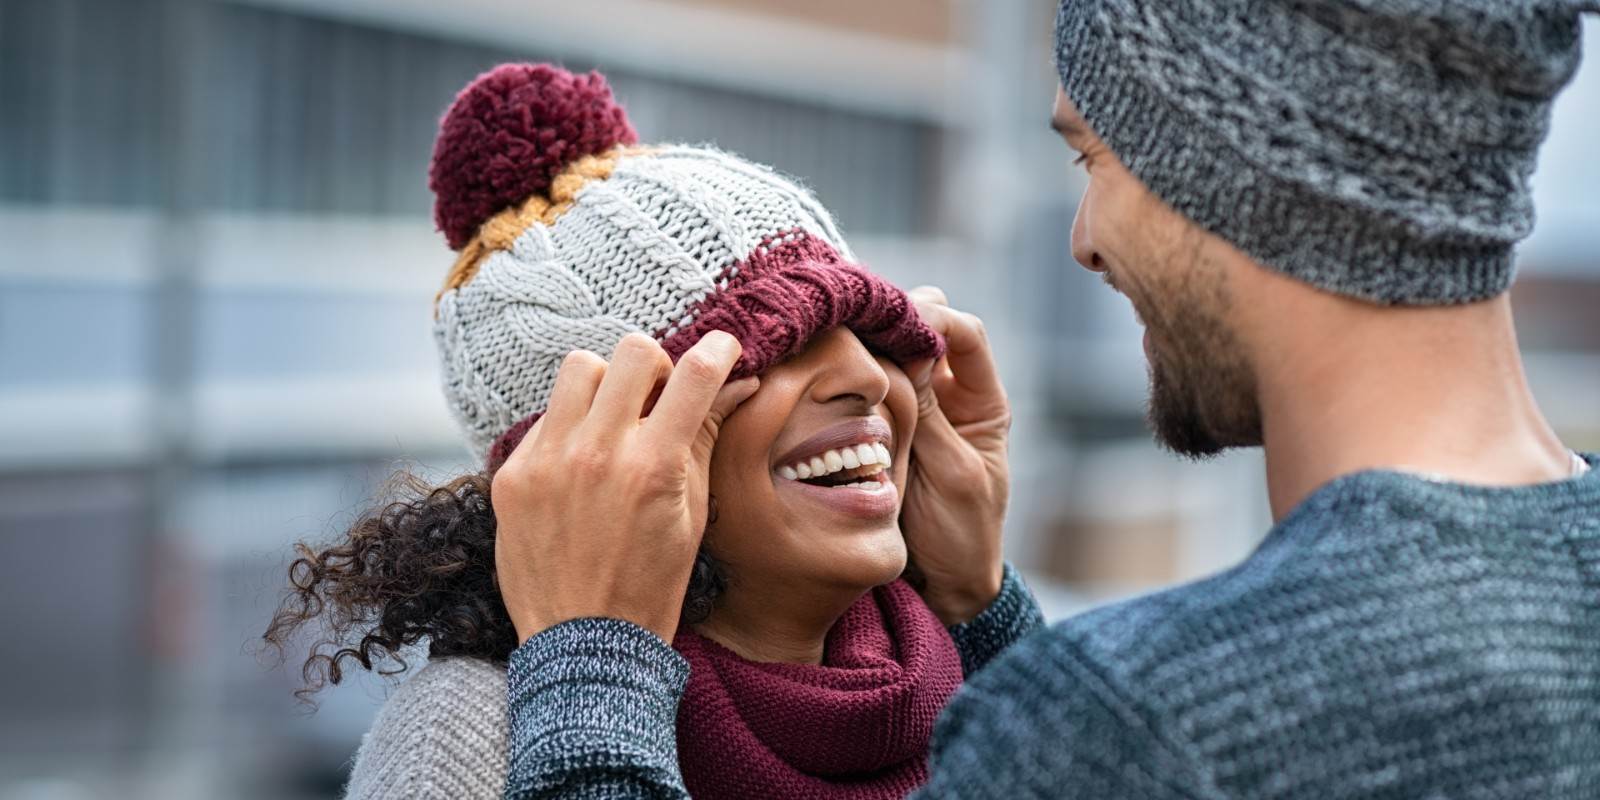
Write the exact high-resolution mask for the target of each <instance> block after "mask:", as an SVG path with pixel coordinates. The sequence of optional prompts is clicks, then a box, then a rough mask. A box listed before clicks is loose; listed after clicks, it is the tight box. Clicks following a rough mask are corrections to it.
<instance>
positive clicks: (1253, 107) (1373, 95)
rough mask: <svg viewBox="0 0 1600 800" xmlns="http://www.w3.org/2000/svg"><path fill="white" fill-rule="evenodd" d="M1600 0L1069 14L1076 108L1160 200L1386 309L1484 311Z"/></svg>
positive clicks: (1129, 4)
mask: <svg viewBox="0 0 1600 800" xmlns="http://www.w3.org/2000/svg"><path fill="white" fill-rule="evenodd" d="M1581 11H1600V0H1276V1H1275V2H1259V0H1062V3H1061V7H1060V12H1059V14H1058V16H1057V18H1056V64H1057V69H1058V70H1059V71H1060V75H1061V83H1062V86H1063V88H1064V89H1065V91H1066V94H1067V97H1068V98H1070V99H1071V100H1072V102H1073V103H1074V104H1075V105H1076V106H1077V108H1078V110H1079V111H1080V112H1081V113H1082V114H1083V116H1084V118H1085V119H1086V120H1087V121H1088V122H1089V124H1090V126H1091V127H1093V129H1094V131H1095V132H1096V133H1097V134H1098V135H1099V136H1100V137H1101V139H1103V140H1104V141H1105V142H1106V143H1107V144H1108V145H1110V147H1111V149H1112V150H1113V151H1114V152H1115V153H1116V154H1117V156H1118V157H1119V158H1120V159H1121V161H1122V163H1123V164H1124V165H1126V166H1127V168H1128V169H1129V171H1130V172H1132V173H1133V174H1134V175H1135V176H1137V177H1138V178H1139V179H1140V180H1141V181H1143V182H1144V184H1145V186H1147V187H1149V189H1150V190H1151V191H1152V192H1154V193H1155V195H1156V196H1157V197H1160V198H1161V199H1162V200H1164V201H1165V202H1166V203H1167V204H1168V205H1170V206H1172V207H1173V208H1174V209H1176V210H1177V211H1178V212H1180V213H1182V214H1183V215H1185V216H1187V217H1188V218H1189V219H1191V220H1193V221H1194V222H1196V223H1197V224H1199V225H1200V226H1201V227H1203V228H1205V229H1206V230H1209V231H1211V232H1212V233H1214V234H1216V235H1218V236H1220V237H1222V238H1223V239H1226V240H1227V241H1229V242H1231V243H1232V244H1234V245H1235V246H1237V247H1239V248H1240V249H1241V250H1243V251H1244V252H1246V253H1247V254H1249V255H1250V256H1251V257H1252V258H1254V259H1255V260H1256V261H1258V262H1260V263H1261V264H1263V265H1265V266H1268V267H1271V268H1273V269H1276V270H1278V271H1280V272H1283V273H1285V274H1287V275H1290V276H1292V277H1295V278H1298V279H1300V280H1302V281H1305V282H1307V283H1310V284H1313V285H1315V286H1318V287H1321V288H1323V289H1326V290H1328V291H1332V292H1336V293H1339V294H1343V295H1348V296H1351V297H1357V298H1362V299H1365V300H1368V301H1372V302H1377V303H1385V304H1406V305H1439V304H1447V303H1464V302H1470V301H1474V300H1481V299H1483V298H1487V297H1493V296H1495V295H1497V294H1500V293H1501V292H1503V291H1505V289H1506V288H1507V287H1508V286H1509V285H1510V283H1511V277H1512V272H1513V263H1512V260H1513V252H1512V251H1513V248H1514V246H1515V244H1516V242H1517V241H1518V240H1520V239H1522V238H1524V237H1526V236H1527V235H1528V233H1529V232H1530V231H1531V230H1532V228H1533V203H1532V200H1531V198H1530V195H1529V189H1528V177H1529V175H1531V174H1532V172H1533V168H1534V164H1535V159H1536V157H1537V154H1538V148H1539V144H1540V143H1541V142H1542V141H1543V140H1544V138H1545V133H1546V129H1547V128H1548V125H1549V117H1550V103H1551V100H1552V99H1553V98H1554V97H1555V95H1556V93H1557V92H1559V91H1560V89H1561V88H1562V87H1563V86H1565V85H1566V83H1567V82H1568V81H1569V80H1570V79H1571V77H1572V75H1573V73H1574V71H1576V69H1577V66H1578V60H1579V25H1580V20H1579V12H1581Z"/></svg>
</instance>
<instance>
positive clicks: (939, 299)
mask: <svg viewBox="0 0 1600 800" xmlns="http://www.w3.org/2000/svg"><path fill="white" fill-rule="evenodd" d="M906 295H907V296H909V297H910V298H911V301H912V302H914V303H917V304H919V305H920V304H923V303H928V304H931V305H936V306H948V305H950V300H949V299H948V298H946V297H945V296H944V290H943V289H940V288H939V287H937V286H918V287H917V288H915V289H912V290H911V291H909V292H906Z"/></svg>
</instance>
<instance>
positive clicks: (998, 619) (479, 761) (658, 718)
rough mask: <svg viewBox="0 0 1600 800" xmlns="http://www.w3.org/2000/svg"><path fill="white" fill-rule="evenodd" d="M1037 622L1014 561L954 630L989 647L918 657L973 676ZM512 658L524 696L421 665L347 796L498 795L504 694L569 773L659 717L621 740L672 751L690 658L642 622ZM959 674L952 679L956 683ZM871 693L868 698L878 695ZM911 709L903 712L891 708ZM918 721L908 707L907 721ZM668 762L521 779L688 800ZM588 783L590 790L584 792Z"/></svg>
mask: <svg viewBox="0 0 1600 800" xmlns="http://www.w3.org/2000/svg"><path fill="white" fill-rule="evenodd" d="M863 608H865V607H863ZM1038 620H1039V611H1038V607H1037V606H1036V605H1035V604H1034V603H1033V597H1032V595H1030V594H1028V591H1027V589H1026V587H1025V586H1024V585H1023V584H1022V579H1021V576H1020V575H1018V574H1017V573H1016V571H1015V570H1014V569H1013V568H1012V567H1011V566H1010V565H1007V566H1006V583H1005V588H1004V590H1002V592H1001V593H1000V596H999V598H997V599H996V600H995V601H994V603H992V604H991V605H990V607H989V608H988V609H987V610H986V611H985V612H984V613H983V614H981V615H979V616H978V618H976V619H974V620H972V621H971V622H969V623H967V624H965V625H961V626H956V627H953V628H951V629H950V631H949V633H950V634H951V635H953V636H955V637H956V641H957V642H967V643H968V645H967V646H973V644H972V643H982V644H981V646H978V647H976V648H975V649H973V650H972V651H970V652H968V651H966V650H962V651H961V652H960V653H959V654H958V655H957V656H951V655H950V654H949V653H945V654H942V655H939V656H937V657H936V658H930V659H929V661H928V662H919V663H929V662H932V661H938V662H939V663H940V664H941V665H948V664H949V663H950V659H952V658H958V659H959V661H960V663H962V664H965V665H967V674H968V675H971V674H972V673H973V672H975V671H976V670H977V669H979V668H981V667H982V666H983V665H984V664H985V663H987V660H988V659H989V658H990V657H991V656H993V655H994V654H995V653H998V652H999V651H1001V650H1003V649H1005V647H1006V646H1008V645H1009V644H1010V643H1011V642H1012V641H1015V640H1016V639H1017V638H1020V637H1021V636H1022V635H1023V634H1025V633H1027V632H1028V631H1030V630H1033V629H1034V628H1036V627H1038V625H1039V623H1038ZM851 624H852V625H854V624H855V622H852V623H851ZM935 627H937V623H935ZM958 631H959V633H958ZM922 633H923V635H922V636H921V637H919V638H922V639H925V640H926V641H927V642H928V643H929V644H930V645H932V644H933V643H934V642H935V641H936V638H937V637H935V636H934V635H933V633H931V632H927V631H923V632H922ZM868 644H869V645H871V644H873V643H868ZM931 649H932V648H931V647H930V650H931ZM859 652H860V654H861V660H860V661H859V662H857V663H859V664H863V665H865V664H867V663H869V662H870V661H871V660H872V659H873V658H874V657H875V655H874V653H873V652H872V648H871V646H869V647H867V648H865V649H864V650H862V651H859ZM894 652H895V655H894V656H893V659H894V660H896V661H897V660H899V659H903V658H905V657H906V656H905V655H902V654H901V652H902V648H900V647H896V648H895V651H894ZM929 655H930V656H931V655H932V654H931V653H929ZM911 660H912V661H916V660H915V659H911ZM513 664H514V665H515V666H513V667H512V672H513V673H514V674H516V675H518V676H519V680H520V682H519V683H518V684H516V686H517V687H518V688H517V690H516V691H508V682H507V673H506V665H505V664H501V663H494V662H490V661H483V660H479V659H471V658H445V659H439V660H436V661H430V662H428V664H427V665H425V666H423V667H422V668H421V669H419V670H417V672H416V673H415V674H413V675H411V676H410V677H409V678H407V680H406V681H405V682H404V683H402V684H401V685H400V687H399V688H398V689H396V690H395V691H394V693H393V694H391V695H390V696H389V699H388V700H387V701H386V702H385V703H384V705H383V708H381V709H379V711H378V716H377V718H376V720H375V721H374V722H373V725H372V729H371V730H370V731H368V733H367V735H366V736H365V738H363V739H362V743H361V749H360V750H359V751H358V752H357V754H356V758H355V766H354V768H353V769H352V771H351V776H350V783H349V786H348V787H347V789H346V797H348V798H351V800H369V799H370V800H378V799H379V798H408V799H414V800H494V799H495V798H499V797H501V796H502V792H503V791H504V790H505V788H506V771H507V750H508V742H509V738H508V737H509V733H508V724H509V723H508V711H507V702H508V697H515V698H519V702H520V703H521V704H522V705H521V706H520V711H519V712H518V714H517V715H516V717H515V719H517V720H519V723H518V724H521V725H524V726H535V727H536V728H537V730H539V731H544V732H546V734H548V735H549V737H550V741H551V742H552V744H551V745H550V746H551V747H553V748H554V750H553V753H554V755H552V753H551V752H547V751H544V750H540V749H539V748H537V747H534V743H533V742H532V741H531V740H525V741H526V742H527V744H528V747H529V750H527V751H525V752H529V753H535V754H537V757H540V758H548V759H553V761H554V762H555V763H559V764H560V765H561V766H562V768H570V767H571V766H572V763H573V762H571V761H569V760H567V759H565V758H563V757H561V754H562V753H566V752H573V751H578V750H582V749H583V748H584V747H602V748H604V747H607V746H609V745H608V743H609V742H611V741H613V740H615V739H617V738H619V737H621V738H626V737H627V736H628V735H629V732H630V731H631V732H633V733H638V732H640V731H645V729H646V728H650V726H651V725H652V724H653V725H657V726H658V728H650V729H649V730H648V731H645V733H644V735H645V738H644V739H642V740H630V741H629V742H627V743H625V745H624V746H625V747H626V748H627V750H626V751H627V752H629V753H633V754H634V755H635V756H640V754H642V753H645V752H651V751H655V750H659V749H661V748H672V747H674V743H675V742H676V740H677V736H678V735H679V734H677V733H676V732H675V731H674V730H673V729H672V726H673V725H675V723H674V722H673V720H674V714H677V713H679V709H678V707H677V706H678V701H677V700H676V698H677V697H678V696H679V695H680V694H681V693H682V692H683V690H684V687H685V686H686V684H687V682H688V676H689V672H690V667H689V665H690V661H689V660H688V659H685V658H683V657H682V656H680V655H678V654H677V652H675V651H674V650H672V649H671V648H668V647H667V645H666V644H665V643H663V642H662V641H661V640H660V639H657V638H656V637H655V636H653V635H651V634H650V633H649V632H647V631H645V630H643V629H642V628H639V627H637V626H634V625H630V624H629V623H626V622H621V621H619V620H577V621H574V622H570V623H566V624H563V625H558V626H556V627H554V628H551V629H550V630H548V631H545V632H543V633H541V634H539V635H538V636H535V637H533V638H532V639H530V640H529V641H528V642H527V643H526V644H524V646H523V648H522V649H520V650H518V651H517V655H516V656H514V657H513ZM929 666H931V663H929ZM944 668H945V667H944V666H941V669H944ZM895 669H896V667H895V666H891V665H890V664H888V663H885V664H884V665H883V669H882V670H871V669H870V668H867V667H863V668H862V669H861V670H858V671H859V672H860V673H861V675H862V676H864V678H865V680H864V681H863V685H865V686H870V685H871V684H872V683H873V682H874V681H876V680H878V679H880V678H883V677H885V674H886V673H888V672H892V671H893V670H895ZM530 672H531V673H535V674H530ZM959 677H960V676H959V675H958V676H956V678H957V680H959ZM941 680H942V681H944V682H947V681H948V680H949V675H948V673H944V674H943V675H942V678H941ZM896 683H897V682H895V681H889V680H884V681H882V682H881V684H879V688H880V690H882V689H887V690H888V691H889V692H893V691H895V690H894V686H895V685H896ZM865 691H867V692H868V693H870V691H871V690H870V689H867V690H865ZM569 693H576V694H579V695H583V694H596V693H603V694H604V695H605V697H606V700H607V702H606V703H605V704H602V706H601V708H600V710H599V711H598V712H597V714H598V715H597V716H593V717H588V716H585V714H586V713H587V711H589V710H594V709H596V706H595V704H594V703H593V702H588V703H585V702H583V701H579V703H578V704H577V705H571V706H568V705H564V704H567V703H569V701H570V695H569ZM912 694H915V693H912ZM640 698H643V699H642V700H641V699H640ZM748 699H751V700H754V701H756V702H761V701H762V696H761V695H760V694H759V693H757V694H751V695H749V696H748ZM636 701H637V702H638V703H639V705H637V706H635V702H636ZM940 702H941V703H942V702H943V701H940ZM535 703H537V704H538V705H534V704H535ZM613 703H614V704H616V705H612V704H613ZM664 703H665V704H670V705H672V706H673V708H672V709H671V710H670V711H669V710H665V709H664V708H662V707H661V705H662V704H664ZM913 705H915V704H913ZM798 710H800V711H802V712H803V711H804V710H805V709H804V708H800V709H798ZM909 710H910V709H895V710H894V712H893V713H897V714H898V713H902V711H909ZM934 711H937V709H934ZM911 716H912V715H911V714H908V717H907V718H908V719H910V718H911ZM924 716H925V717H926V719H927V720H931V719H932V716H933V715H932V714H931V713H925V711H924V710H920V709H919V710H917V711H916V719H917V720H921V719H922V718H923V717H924ZM613 717H615V718H616V719H621V720H636V721H637V724H633V725H631V727H627V728H625V729H624V730H623V732H622V733H620V734H619V733H617V732H611V733H606V732H603V731H602V732H596V731H591V730H588V727H589V725H590V723H591V722H594V721H597V720H612V718H613ZM600 724H602V725H610V724H615V723H614V722H606V723H600ZM662 724H665V725H666V726H667V728H666V732H665V734H664V735H658V734H659V733H660V730H659V726H660V725H662ZM915 724H917V725H918V726H919V727H920V728H922V729H923V732H922V733H921V734H920V737H921V738H922V740H923V744H922V747H923V748H924V749H926V747H927V739H928V735H929V733H931V728H930V726H929V725H926V724H924V723H922V722H916V723H915ZM793 726H794V729H795V733H796V734H804V733H806V732H807V731H814V730H815V729H814V728H812V727H811V726H810V723H809V721H808V720H807V719H805V718H803V717H802V718H800V719H798V720H795V721H794V722H793ZM529 735H530V736H531V735H533V734H531V733H530V734H529ZM540 735H545V734H540ZM891 735H892V736H893V735H898V734H893V733H891ZM641 742H642V743H643V744H642V745H641ZM663 752H664V751H663ZM577 763H579V764H590V763H594V764H604V763H608V762H607V760H606V759H605V758H596V759H580V760H579V761H578V762H577ZM660 763H661V761H660V759H659V758H645V759H644V760H643V761H642V762H640V763H632V762H630V766H629V767H627V768H626V769H625V770H624V771H625V772H627V773H628V774H629V776H630V777H629V779H628V780H624V781H621V782H620V783H615V784H613V785H612V788H611V789H605V788H604V782H603V781H602V782H601V783H600V784H596V783H594V782H593V776H586V777H584V778H583V779H582V780H583V781H588V782H584V783H582V784H581V787H579V788H572V787H573V786H576V785H577V784H569V783H568V782H567V781H568V780H569V778H567V777H561V776H557V775H556V774H555V772H557V771H559V770H550V771H546V772H543V773H541V774H540V775H537V776H532V777H525V778H524V783H523V784H522V785H523V786H524V788H526V787H527V786H529V785H534V786H541V787H548V788H549V791H550V792H551V794H553V795H555V796H563V795H562V794H561V792H563V791H565V792H568V795H566V796H581V797H607V796H608V795H606V794H604V793H603V792H604V791H612V790H614V793H613V794H611V795H609V796H612V797H638V796H641V795H640V794H638V788H639V785H638V783H637V782H636V781H637V780H639V779H640V778H641V777H642V778H643V779H644V780H646V781H647V782H660V781H662V780H665V782H664V783H661V784H660V786H662V787H665V788H660V789H659V794H663V795H664V796H669V797H681V796H683V794H682V792H683V790H682V788H681V782H680V781H679V779H678V778H677V777H676V775H677V770H672V771H671V772H672V775H670V776H667V777H666V778H665V779H663V778H662V775H663V774H664V772H663V770H662V769H661V768H660V767H659V764H660ZM641 765H648V766H643V767H641ZM652 785H654V783H652ZM562 787H566V788H562ZM589 790H593V792H594V793H585V792H588V791H589ZM572 792H576V793H577V794H575V795H574V794H571V793H572ZM630 792H631V793H630ZM643 796H650V795H649V794H648V793H647V794H645V795H643ZM756 796H759V795H756Z"/></svg>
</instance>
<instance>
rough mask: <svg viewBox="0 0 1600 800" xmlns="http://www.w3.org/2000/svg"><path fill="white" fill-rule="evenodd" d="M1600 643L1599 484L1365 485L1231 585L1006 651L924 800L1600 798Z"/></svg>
mask: <svg viewBox="0 0 1600 800" xmlns="http://www.w3.org/2000/svg"><path fill="white" fill-rule="evenodd" d="M1596 460H1597V459H1596V457H1594V456H1590V457H1589V461H1591V462H1594V461H1596ZM1596 631H1600V473H1596V472H1590V473H1588V474H1586V475H1584V476H1583V477H1580V478H1575V479H1572V480H1569V481H1565V482H1561V483H1554V484H1545V485H1541V486H1535V487H1525V488H1501V489H1493V488H1479V487H1468V486H1462V485H1457V484H1448V483H1440V482H1433V481H1429V480H1426V479H1423V478H1419V477H1415V476H1410V475H1403V474H1399V473H1394V472H1367V473H1361V474H1356V475H1351V476H1347V477H1345V478H1342V479H1340V480H1337V481H1334V482H1333V483H1332V484H1330V485H1328V486H1326V487H1324V488H1322V489H1321V490H1319V491H1318V492H1316V493H1315V494H1314V495H1313V496H1312V497H1311V498H1310V499H1308V500H1307V501H1305V502H1304V503H1303V504H1301V506H1300V507H1298V508H1297V509H1296V510H1295V511H1294V512H1293V513H1291V514H1290V515H1289V516H1288V517H1287V518H1286V519H1284V520H1283V521H1282V523H1280V524H1279V525H1278V526H1276V527H1275V528H1274V529H1273V530H1272V532H1271V533H1270V534H1268V536H1267V538H1266V540H1265V541H1264V542H1263V544H1262V545H1261V546H1260V548H1259V549H1258V550H1257V551H1256V552H1255V554H1254V555H1252V556H1251V557H1250V558H1249V559H1248V560H1247V561H1246V562H1244V563H1243V564H1241V565H1240V566H1239V567H1237V568H1235V569H1232V570H1229V571H1228V572H1225V573H1223V574H1221V575H1219V576H1217V577H1214V578H1211V579H1209V580H1205V581H1201V582H1199V583H1195V584H1192V585H1190V586H1186V587H1183V588H1179V589H1176V590H1173V591H1168V592H1163V593H1160V594H1157V595H1154V596H1151V597H1147V598H1143V599H1139V600H1134V601H1132V602H1128V603H1123V604H1120V605H1116V606H1112V607H1109V608H1106V609H1103V610H1098V611H1095V612H1091V613H1089V614H1087V615H1084V616H1080V617H1077V618H1075V619H1072V620H1069V621H1067V622H1064V623H1060V624H1058V625H1056V626H1054V627H1052V628H1050V629H1049V630H1048V632H1046V633H1044V634H1041V635H1039V636H1035V637H1032V638H1030V639H1029V640H1028V641H1026V642H1024V643H1023V644H1021V645H1019V646H1018V647H1016V648H1013V649H1012V650H1011V651H1010V652H1008V653H1006V654H1004V655H1003V656H1001V657H1000V658H999V659H997V660H996V661H995V663H993V664H992V665H990V667H989V668H988V669H986V670H985V671H984V672H983V673H982V674H980V675H978V676H976V677H975V678H974V679H973V680H972V681H971V682H969V683H968V685H967V687H966V688H965V689H963V691H962V692H961V693H960V694H959V695H958V696H957V699H956V700H955V701H954V702H952V704H951V706H950V708H949V710H948V711H947V712H946V714H945V716H944V717H943V718H942V719H941V720H940V725H939V729H938V732H937V734H936V737H935V745H934V752H933V759H934V770H933V776H932V779H931V780H930V782H929V784H928V786H927V788H926V790H925V792H924V794H921V795H919V797H928V798H934V797H1007V798H1010V797H1062V796H1067V797H1084V798H1097V799H1104V798H1151V799H1153V800H1160V799H1161V798H1259V799H1260V800H1289V799H1291V798H1305V799H1306V800H1312V799H1313V798H1314V799H1315V800H1353V799H1354V798H1361V799H1362V800H1414V799H1415V798H1497V799H1499V798H1503V799H1504V800H1523V799H1524V798H1540V800H1560V799H1562V798H1570V799H1571V800H1579V798H1594V797H1600V637H1597V636H1596V635H1595V632H1596ZM1062 787H1071V788H1070V791H1063V789H1062Z"/></svg>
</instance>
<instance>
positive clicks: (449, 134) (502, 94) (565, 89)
mask: <svg viewBox="0 0 1600 800" xmlns="http://www.w3.org/2000/svg"><path fill="white" fill-rule="evenodd" d="M637 141H639V135H638V134H637V133H635V132H634V130H633V126H632V125H629V124H628V116H627V114H625V113H624V112H623V110H622V107H621V106H619V105H617V102H616V100H615V99H614V98H612V96H611V87H610V86H607V85H606V79H605V78H604V77H603V76H602V75H601V74H600V73H598V72H590V73H589V74H587V75H574V74H572V73H570V72H568V71H566V70H564V69H561V68H560V67H554V66H551V65H549V64H502V65H500V66H498V67H495V68H494V69H492V70H489V71H488V72H485V73H483V74H482V75H479V76H478V77H477V78H474V79H473V81H472V83H469V84H467V88H465V89H462V90H461V94H459V95H456V99H455V102H454V103H451V104H450V110H449V111H446V112H445V115H444V119H443V120H442V121H441V122H440V123H439V138H438V139H436V140H435V141H434V143H433V163H432V164H431V165H430V166H429V167H428V188H430V189H432V190H433V194H434V204H433V218H434V222H436V223H437V224H438V226H439V230H441V231H443V232H444V235H445V239H447V240H448V241H449V242H450V248H451V249H452V250H460V249H461V248H462V247H463V246H465V245H466V243H467V242H469V241H471V240H472V236H473V234H475V233H477V231H478V226H480V225H482V224H483V223H484V221H485V220H487V219H489V218H490V217H492V216H494V215H495V214H498V213H500V212H501V211H502V210H504V209H506V208H509V207H511V206H515V205H517V204H520V203H521V202H522V201H524V200H526V199H528V198H529V197H532V196H533V195H535V194H543V193H544V192H545V191H547V190H548V189H549V188H550V182H551V181H553V180H554V179H555V177H556V176H557V175H559V174H561V170H562V169H563V168H565V167H566V166H567V165H568V164H571V163H572V162H574V161H576V160H578V159H579V158H582V157H584V156H587V155H594V154H596V153H603V152H605V151H607V150H610V149H611V148H613V147H616V146H617V145H619V144H634V143H635V142H637Z"/></svg>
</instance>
